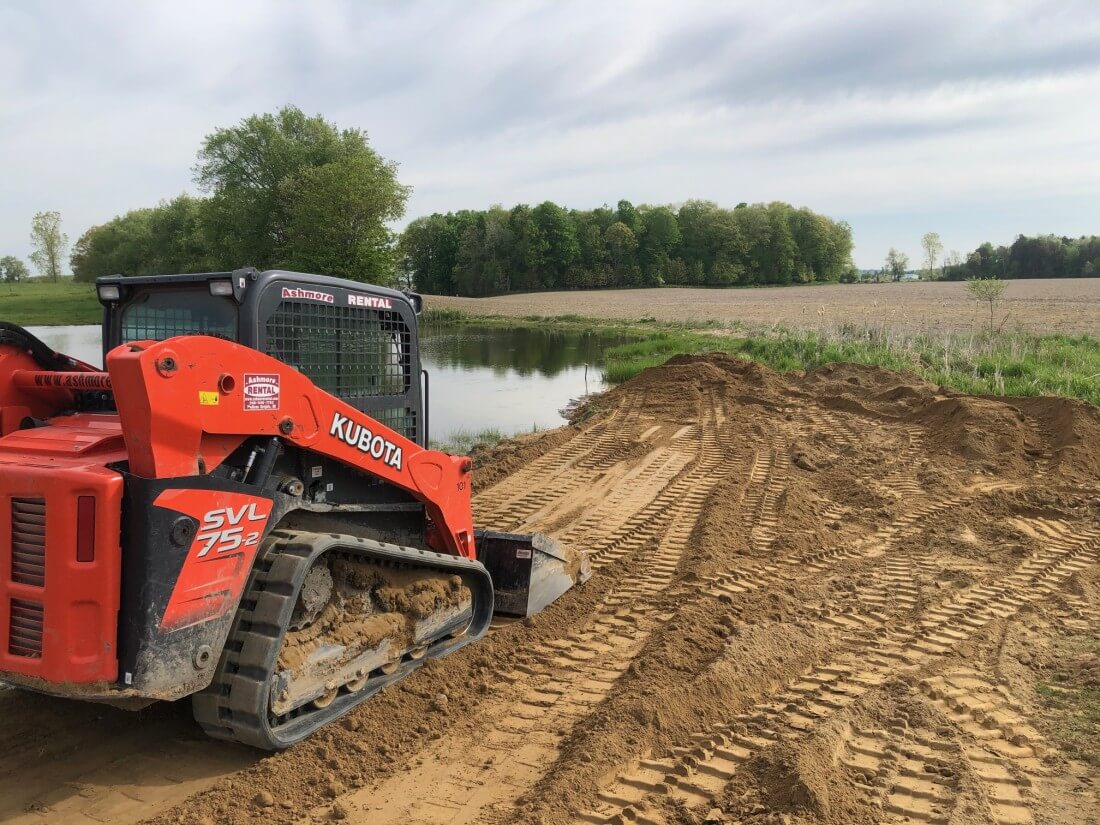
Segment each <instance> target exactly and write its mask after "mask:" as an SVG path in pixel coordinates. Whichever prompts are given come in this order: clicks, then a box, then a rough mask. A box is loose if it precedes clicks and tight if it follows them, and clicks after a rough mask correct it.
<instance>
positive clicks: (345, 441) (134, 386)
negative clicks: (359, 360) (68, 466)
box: [106, 335, 475, 558]
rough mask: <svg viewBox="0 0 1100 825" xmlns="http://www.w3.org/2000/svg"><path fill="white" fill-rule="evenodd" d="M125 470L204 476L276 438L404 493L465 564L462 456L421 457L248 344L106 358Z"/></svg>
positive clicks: (132, 346) (167, 346) (176, 341)
mask: <svg viewBox="0 0 1100 825" xmlns="http://www.w3.org/2000/svg"><path fill="white" fill-rule="evenodd" d="M106 360H107V372H108V373H109V376H110V383H111V386H112V389H113V391H114V396H115V403H116V406H117V409H118V414H119V417H120V419H121V423H122V431H123V434H124V438H125V442H126V449H127V452H128V454H129V459H130V472H131V473H133V474H135V475H138V476H142V477H145V478H171V477H177V476H186V475H195V474H202V473H205V472H209V471H210V470H211V469H213V468H214V467H216V466H217V465H218V464H219V463H220V462H221V461H223V460H224V459H225V457H226V456H228V455H229V454H230V453H231V452H232V451H233V450H234V449H235V448H236V447H237V446H239V445H240V443H241V442H242V441H243V440H244V439H246V438H249V437H252V436H277V437H279V438H282V439H285V440H286V441H287V442H289V443H292V444H296V445H298V446H300V447H303V448H305V449H307V450H310V451H313V452H316V453H320V454H323V455H326V456H329V457H331V458H333V459H336V460H337V461H341V462H343V463H345V464H348V465H350V466H352V467H356V468H358V469H360V470H363V471H365V472H368V473H370V474H372V475H375V476H377V477H379V478H382V479H384V480H386V481H388V482H390V483H391V484H394V485H396V486H398V487H400V488H402V489H403V490H406V491H408V492H409V493H411V494H412V495H413V496H415V497H416V498H417V499H418V500H420V501H422V502H423V503H424V505H425V507H426V509H427V512H428V515H429V517H430V518H431V520H432V523H433V525H434V526H435V529H436V531H437V532H438V537H439V540H440V541H441V542H442V543H443V545H445V547H440V548H439V549H440V550H444V549H446V551H448V552H450V553H454V554H456V555H459V556H463V557H465V558H474V557H475V555H474V554H475V549H474V529H473V520H472V515H471V511H470V469H471V463H470V460H469V458H465V457H458V456H451V455H447V454H446V453H441V452H438V451H436V450H428V449H425V448H423V447H421V446H420V445H418V444H416V443H415V442H414V441H410V440H409V439H407V438H405V437H404V436H402V435H400V434H399V433H397V432H394V431H393V430H391V429H390V428H389V427H386V426H385V425H384V424H381V423H380V422H378V421H376V420H374V419H373V418H371V417H370V416H368V415H366V414H365V413H362V412H360V411H359V410H356V409H355V408H353V407H351V406H350V405H348V404H345V403H344V402H342V401H340V400H339V399H338V398H335V397H334V396H332V395H330V394H329V393H327V392H325V391H324V390H321V389H319V388H318V387H317V386H316V385H315V384H314V383H313V382H312V381H310V380H309V379H308V378H307V377H306V376H304V375H302V374H301V373H300V372H298V371H297V370H295V369H293V368H292V367H289V366H287V365H286V364H284V363H282V362H281V361H278V360H276V359H275V358H272V357H270V356H268V355H264V354H263V353H261V352H258V351H256V350H254V349H251V348H250V347H246V346H243V345H241V344H237V343H234V342H231V341H226V340H223V339H220V338H212V337H207V336H202V335H188V336H181V337H178V338H170V339H168V340H166V341H160V342H154V341H137V342H131V343H128V344H123V345H122V346H119V347H116V348H115V349H113V350H111V352H109V353H108V354H107V359H106Z"/></svg>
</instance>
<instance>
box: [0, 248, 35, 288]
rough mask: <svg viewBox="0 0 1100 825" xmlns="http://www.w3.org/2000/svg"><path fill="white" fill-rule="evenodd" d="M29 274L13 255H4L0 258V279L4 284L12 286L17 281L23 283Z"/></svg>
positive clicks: (25, 267) (24, 265) (25, 266)
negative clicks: (0, 278)
mask: <svg viewBox="0 0 1100 825" xmlns="http://www.w3.org/2000/svg"><path fill="white" fill-rule="evenodd" d="M30 274H31V273H30V270H29V269H27V265H26V264H25V263H23V262H22V261H21V260H19V259H18V258H17V257H15V256H14V255H5V256H4V257H3V258H0V277H3V279H4V281H5V282H6V283H9V284H13V283H16V282H18V281H25V280H26V279H27V278H29V277H30Z"/></svg>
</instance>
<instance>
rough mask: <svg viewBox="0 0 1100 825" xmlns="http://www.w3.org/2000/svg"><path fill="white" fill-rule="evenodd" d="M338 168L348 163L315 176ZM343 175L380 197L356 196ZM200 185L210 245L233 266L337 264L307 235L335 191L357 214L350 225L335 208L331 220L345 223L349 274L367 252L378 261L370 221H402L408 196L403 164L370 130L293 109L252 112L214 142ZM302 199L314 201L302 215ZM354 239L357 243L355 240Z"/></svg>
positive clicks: (202, 156) (202, 155) (207, 146)
mask: <svg viewBox="0 0 1100 825" xmlns="http://www.w3.org/2000/svg"><path fill="white" fill-rule="evenodd" d="M336 163H344V164H346V165H345V166H342V167H332V168H330V169H329V170H328V172H324V173H319V172H311V171H309V170H314V169H319V168H321V167H325V166H328V165H329V164H336ZM341 170H345V171H347V172H348V173H349V174H351V175H352V176H353V178H354V180H355V182H356V184H358V185H362V186H370V187H378V191H377V192H362V193H358V194H354V193H352V192H350V190H349V187H348V186H339V185H338V183H337V180H336V178H338V177H339V175H340V171H341ZM195 181H196V183H198V185H199V186H200V187H201V188H202V189H203V190H204V191H206V192H209V193H210V205H209V212H208V234H209V240H210V243H211V247H212V249H213V251H214V253H215V255H216V257H217V258H218V260H220V261H221V262H222V264H221V265H222V266H224V267H235V266H241V265H245V264H252V265H254V266H260V267H269V266H287V265H290V263H291V261H294V260H310V261H318V260H325V261H327V260H330V259H329V258H328V257H326V256H324V255H321V254H320V253H319V252H318V250H317V248H316V246H315V245H312V244H309V243H305V242H306V236H305V235H304V234H303V230H304V227H305V226H306V225H308V224H310V223H311V222H312V223H314V225H316V222H317V214H318V213H317V209H318V207H319V206H320V200H321V199H322V198H323V197H324V194H323V193H324V191H325V190H326V189H336V190H337V191H336V192H335V194H337V196H338V198H339V201H340V203H341V204H343V205H347V204H348V203H349V199H351V200H353V201H354V210H353V211H354V213H355V214H354V216H351V217H347V218H345V217H343V216H340V215H338V214H336V208H335V207H334V208H333V209H334V211H333V214H332V215H331V217H332V218H333V219H334V220H337V221H339V222H341V223H342V227H341V228H340V229H338V230H335V232H334V234H335V236H336V237H337V238H339V239H341V240H342V241H343V242H344V244H345V247H346V248H345V250H344V252H343V253H342V254H340V255H337V256H336V258H334V259H332V260H333V261H334V262H335V263H339V262H340V261H344V262H345V263H344V264H343V270H344V271H350V270H351V269H353V267H352V266H351V265H350V264H347V263H346V262H347V261H364V260H366V258H364V256H365V255H366V256H367V258H370V259H371V260H374V261H377V260H378V259H377V255H374V254H373V253H372V254H371V255H367V253H366V251H365V250H366V249H367V248H373V247H374V246H375V245H376V242H377V239H378V237H379V233H380V231H381V230H380V229H379V227H378V226H376V225H374V224H373V223H370V222H368V221H367V220H366V219H367V216H370V215H394V216H396V217H400V216H401V215H403V214H404V204H405V198H406V196H407V190H405V189H404V188H403V187H401V186H399V185H398V184H397V181H396V167H395V166H394V165H393V164H390V163H386V162H385V161H383V160H382V159H381V158H380V157H379V156H378V155H377V154H376V153H375V152H374V150H373V149H371V148H370V146H369V145H368V143H367V136H366V134H365V133H364V132H362V131H361V130H359V129H343V130H338V129H337V128H336V126H335V125H333V124H331V123H328V122H327V121H325V120H324V119H323V118H322V117H320V116H319V115H318V116H315V117H307V116H306V115H305V114H304V113H303V112H302V111H301V110H300V109H298V108H297V107H294V106H287V107H285V108H283V109H280V110H279V111H278V112H277V113H275V114H264V115H253V116H252V117H248V118H245V119H244V120H243V121H241V122H240V123H239V124H238V125H237V126H233V127H230V128H227V129H217V130H215V131H214V132H213V133H212V134H210V135H208V136H207V137H206V139H205V140H204V141H203V145H202V147H201V149H200V150H199V156H198V163H197V164H196V165H195ZM295 196H300V197H302V198H306V199H309V202H308V203H307V204H303V205H302V206H301V207H300V208H297V209H295V206H294V197H295ZM349 232H353V233H354V235H355V237H354V238H350V239H349V238H348V237H347V234H348V233H349ZM296 243H297V244H298V245H299V247H301V248H296V247H295V244H296ZM303 243H305V246H302V244H303ZM349 246H350V247H351V249H349V248H347V247H349Z"/></svg>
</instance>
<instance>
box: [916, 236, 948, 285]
mask: <svg viewBox="0 0 1100 825" xmlns="http://www.w3.org/2000/svg"><path fill="white" fill-rule="evenodd" d="M920 245H921V248H922V249H923V250H924V263H925V269H924V273H925V277H927V278H928V280H930V281H933V280H935V278H936V261H937V260H939V257H940V253H941V252H943V242H942V241H941V240H940V236H939V234H938V233H936V232H926V233H925V234H924V237H923V238H921V239H920Z"/></svg>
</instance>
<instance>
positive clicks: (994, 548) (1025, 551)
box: [0, 356, 1100, 825]
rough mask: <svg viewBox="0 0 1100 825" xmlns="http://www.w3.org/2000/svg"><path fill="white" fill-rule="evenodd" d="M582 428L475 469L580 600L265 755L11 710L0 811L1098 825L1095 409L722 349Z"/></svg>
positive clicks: (506, 524)
mask: <svg viewBox="0 0 1100 825" xmlns="http://www.w3.org/2000/svg"><path fill="white" fill-rule="evenodd" d="M584 415H585V417H584V419H583V421H582V422H580V423H577V424H575V425H573V426H570V427H566V428H563V429H560V430H555V431H552V432H549V433H544V434H540V435H537V436H531V437H526V438H524V439H521V440H518V441H511V442H506V443H505V444H503V445H502V446H501V447H499V448H497V449H495V450H493V451H488V452H485V453H482V454H480V455H477V456H476V457H475V458H476V462H477V467H478V469H477V476H476V478H477V484H478V494H477V497H476V505H475V508H476V516H477V521H478V522H479V523H481V524H484V525H492V526H494V527H496V528H499V529H507V530H515V531H529V530H540V531H544V532H547V533H550V534H552V535H554V536H555V537H557V538H558V539H559V540H560V541H562V542H563V543H566V544H570V545H574V546H577V547H583V548H586V549H587V550H588V551H589V553H590V554H591V557H592V562H593V567H594V569H595V574H594V576H593V578H592V579H591V581H589V582H588V584H586V585H584V586H583V587H579V588H576V589H574V590H573V591H572V592H571V593H569V594H568V595H567V596H566V597H564V598H563V599H562V600H560V601H559V602H558V603H557V604H556V605H554V606H553V607H552V608H551V609H549V610H548V611H546V612H545V613H543V614H541V615H539V616H538V617H535V618H533V619H529V620H526V621H522V622H511V623H499V624H498V625H496V626H494V628H493V630H492V631H491V633H490V635H489V636H488V637H487V638H486V639H485V640H483V641H482V642H481V643H479V644H476V645H471V646H468V647H466V648H464V649H463V650H462V651H460V652H459V653H456V654H454V655H452V656H450V657H448V658H447V659H445V660H443V661H438V662H432V663H429V664H428V665H426V666H425V667H424V668H423V669H422V670H421V671H419V672H417V673H416V674H415V675H413V676H412V677H410V678H409V679H408V680H406V681H405V682H404V683H402V684H401V685H399V686H397V687H394V688H391V689H388V690H386V691H385V692H383V694H381V695H380V696H378V697H376V698H375V699H373V700H371V701H370V702H369V703H368V704H366V705H365V706H363V707H362V708H360V709H359V710H358V711H356V712H354V713H353V714H352V715H351V716H350V717H348V718H347V719H345V720H344V721H343V722H342V723H340V724H338V725H335V726H333V727H332V728H331V729H329V730H326V731H323V732H322V733H320V734H318V735H317V736H315V737H314V738H313V739H312V740H310V741H308V742H306V743H305V744H303V745H300V746H298V747H296V748H293V749H291V750H290V751H288V752H286V753H283V754H278V755H274V756H263V757H259V756H257V755H256V754H254V753H252V752H249V751H247V750H245V749H240V748H233V747H227V746H225V745H223V744H217V743H213V742H207V741H205V740H203V739H202V738H201V736H200V735H199V734H198V732H197V730H196V729H195V727H194V726H193V724H192V723H191V721H190V714H189V708H188V706H187V705H186V703H182V704H181V705H179V706H161V707H156V708H153V709H152V710H149V711H146V712H144V713H142V714H137V715H134V714H126V713H124V712H121V711H115V710H111V709H104V708H95V707H90V706H85V705H80V704H76V703H69V702H62V701H60V700H53V699H48V698H44V697H36V696H31V695H28V694H24V693H19V692H15V691H5V692H4V693H2V694H0V714H2V715H3V718H4V719H5V726H4V727H3V729H2V732H0V818H3V819H4V821H8V822H20V823H24V822H43V821H53V822H66V823H69V822H75V823H84V822H118V823H131V822H139V821H153V822H156V823H222V822H230V823H244V822H252V821H265V822H287V823H291V822H293V823H298V822H302V823H306V822H323V821H330V820H338V821H346V822H351V823H361V824H362V825H366V823H372V825H374V824H375V823H377V825H388V824H389V823H395V824H396V823H494V824H496V823H512V822H531V823H542V825H566V824H567V823H591V824H592V825H599V824H601V823H628V822H638V823H699V822H727V823H734V822H743V823H758V822H759V823H772V822H775V823H805V824H806V825H809V824H810V823H813V824H815V825H817V824H820V825H825V824H826V823H829V824H830V825H831V824H832V823H838V824H839V823H880V822H885V823H894V822H897V823H905V822H925V823H944V825H970V824H971V823H983V824H985V823H998V824H1001V823H1004V824H1005V825H1007V824H1008V823H1031V822H1034V823H1081V825H1083V824H1084V823H1087V822H1090V821H1095V820H1096V817H1097V811H1100V796H1098V792H1100V769H1098V767H1097V764H1100V761H1098V760H1100V750H1098V747H1097V745H1096V742H1095V740H1093V741H1092V743H1091V745H1090V743H1089V738H1088V737H1087V736H1086V737H1079V738H1078V739H1077V740H1074V739H1073V738H1072V737H1071V736H1070V735H1069V734H1068V733H1067V725H1066V724H1065V720H1064V719H1061V720H1060V719H1059V717H1057V715H1056V714H1054V713H1053V712H1052V711H1051V710H1050V709H1049V708H1048V707H1047V704H1048V702H1047V698H1049V696H1050V695H1051V691H1052V690H1054V691H1059V690H1060V691H1063V693H1062V694H1059V695H1063V696H1065V697H1070V696H1072V695H1076V694H1073V693H1072V691H1073V690H1076V688H1077V687H1081V688H1082V690H1084V691H1085V692H1088V691H1095V690H1096V689H1097V688H1098V687H1100V647H1098V645H1097V639H1098V637H1100V564H1098V561H1100V498H1098V495H1097V490H1098V483H1100V411H1098V410H1097V408H1095V407H1092V406H1089V405H1087V404H1084V403H1080V402H1075V401H1069V400H1061V399H982V398H972V397H964V396H957V395H950V394H945V393H944V392H943V391H940V390H937V389H936V388H933V387H931V386H929V385H926V384H923V383H921V382H919V381H918V380H916V379H911V378H907V377H903V376H899V375H896V374H894V373H890V372H886V371H883V370H878V369H874V368H865V367H853V366H846V365H836V366H831V367H826V368H822V369H820V370H817V371H815V372H813V373H810V374H808V375H791V376H779V375H776V374H775V373H772V372H770V371H768V370H767V369H765V368H762V367H760V366H758V365H754V364H747V363H745V362H741V361H737V360H733V359H729V358H725V357H720V356H707V357H682V358H677V359H674V360H673V361H671V362H670V363H669V364H668V365H666V366H664V367H659V368H656V369H652V370H648V371H647V372H645V373H643V374H642V375H641V376H639V377H638V378H636V379H634V380H633V381H630V382H628V383H626V384H624V385H622V386H620V387H619V388H617V389H614V390H612V391H610V392H609V393H607V394H605V395H604V396H602V397H600V398H599V399H597V400H596V401H595V402H593V404H592V405H591V406H590V407H589V409H588V410H586V411H585V413H584ZM1052 686H1053V687H1052ZM1075 742H1076V744H1075ZM1088 760H1093V761H1088ZM1090 818H1091V819H1090Z"/></svg>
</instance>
